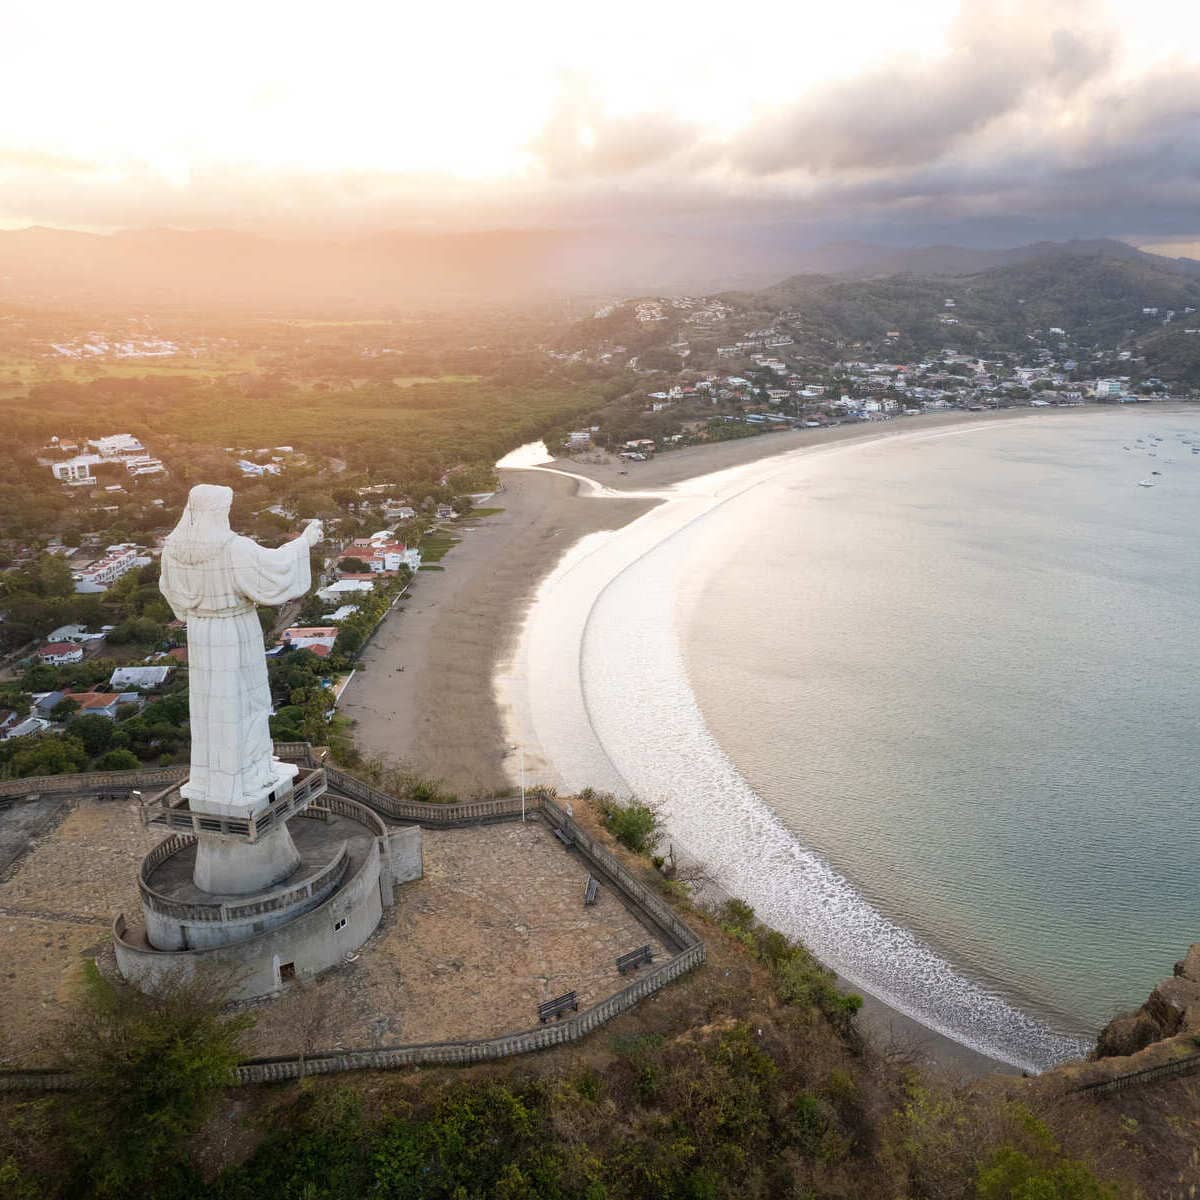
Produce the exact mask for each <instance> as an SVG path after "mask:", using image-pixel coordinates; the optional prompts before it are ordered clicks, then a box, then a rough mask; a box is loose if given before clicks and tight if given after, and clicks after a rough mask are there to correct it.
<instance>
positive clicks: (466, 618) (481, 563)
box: [339, 471, 651, 797]
mask: <svg viewBox="0 0 1200 1200" xmlns="http://www.w3.org/2000/svg"><path fill="white" fill-rule="evenodd" d="M577 488H578V484H577V483H576V482H574V481H573V480H571V479H568V478H565V477H564V476H561V475H552V474H549V473H547V472H537V471H505V472H503V477H502V481H501V488H500V491H499V492H497V494H496V496H495V498H494V499H493V500H492V501H490V506H491V507H495V508H503V510H504V511H503V512H500V513H496V514H495V515H493V516H487V517H481V518H479V519H477V520H472V521H465V522H460V523H459V524H458V525H457V526H456V530H455V532H456V533H457V534H458V536H460V537H461V539H462V540H461V542H460V543H459V544H458V545H457V546H455V547H454V548H453V549H452V550H451V551H450V553H449V554H447V556H446V558H445V559H444V560H443V563H442V565H443V566H444V567H445V570H444V571H420V572H418V573H417V576H416V578H415V579H414V581H413V584H412V587H411V589H410V591H409V594H408V595H407V596H406V597H405V598H404V599H403V600H401V602H400V603H399V604H398V605H397V607H396V609H395V610H394V611H393V612H392V614H391V615H390V616H389V617H388V618H387V619H386V620H385V622H384V623H383V625H382V627H381V628H380V629H379V630H378V632H377V633H376V634H375V637H374V638H373V639H372V641H371V643H370V645H369V646H368V647H367V649H366V651H365V652H364V654H363V656H362V660H361V665H360V667H359V669H358V671H357V672H356V673H355V675H354V678H353V679H352V680H351V681H350V683H349V685H348V686H347V687H346V689H345V691H344V693H343V695H342V699H341V703H340V705H339V710H340V711H341V712H342V713H343V714H344V715H345V716H347V717H350V718H352V719H353V721H354V722H355V738H356V740H357V743H358V746H359V748H360V749H361V750H362V752H363V753H364V754H365V755H367V756H368V757H375V756H378V757H383V758H387V759H391V760H394V761H397V762H403V763H405V764H407V765H409V766H411V767H412V768H413V769H415V770H417V771H419V772H421V773H422V774H427V775H431V776H435V777H436V778H438V779H440V780H442V781H443V782H444V783H445V784H446V785H447V786H448V787H449V788H451V789H452V790H453V791H455V792H457V793H458V794H459V795H462V796H464V797H469V796H475V795H481V794H488V793H491V792H494V791H503V790H506V789H507V788H508V787H509V786H510V780H509V777H508V774H507V773H506V771H505V759H506V757H507V756H508V755H509V754H510V752H511V751H510V749H509V747H508V745H507V743H506V742H505V738H504V730H503V726H502V722H501V719H500V714H499V713H498V712H497V709H496V705H495V702H494V699H493V684H492V677H493V675H494V673H495V669H496V665H497V664H498V663H499V662H501V661H502V660H503V658H504V657H505V656H506V655H507V654H508V653H509V651H510V648H511V646H512V643H513V641H514V639H515V637H516V635H517V633H518V631H519V629H520V622H521V618H522V616H523V615H524V612H525V610H526V608H527V606H528V604H529V601H530V599H531V597H532V596H533V593H534V591H535V590H536V589H537V585H538V583H539V581H540V580H541V579H542V577H543V576H544V575H545V574H546V573H547V572H548V571H549V570H550V569H551V568H552V567H553V566H554V564H555V563H556V562H557V561H558V559H559V557H560V556H561V555H562V553H563V551H565V550H566V549H567V548H568V547H569V546H570V545H571V544H572V543H573V542H574V541H575V540H576V539H578V538H580V537H582V536H584V535H585V534H587V533H592V532H595V531H596V530H599V529H617V528H619V527H620V526H622V525H624V524H626V523H627V522H628V521H632V520H633V519H634V518H635V517H637V516H640V515H641V514H642V513H643V512H645V511H646V509H647V508H648V507H650V503H651V502H649V501H645V500H634V499H630V500H617V501H609V502H608V503H604V504H599V503H595V502H591V503H588V502H584V501H580V500H577V499H576V498H575V496H574V493H575V492H576V490H577Z"/></svg>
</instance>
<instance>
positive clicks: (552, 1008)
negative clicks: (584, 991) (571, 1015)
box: [538, 992, 579, 1025]
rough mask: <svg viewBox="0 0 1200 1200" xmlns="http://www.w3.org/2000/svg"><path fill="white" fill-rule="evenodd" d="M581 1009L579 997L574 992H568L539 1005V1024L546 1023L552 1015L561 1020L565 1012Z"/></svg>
mask: <svg viewBox="0 0 1200 1200" xmlns="http://www.w3.org/2000/svg"><path fill="white" fill-rule="evenodd" d="M578 1011H579V997H578V996H576V995H575V993H574V992H567V993H565V994H564V995H562V996H556V997H555V998H554V999H553V1000H547V1001H545V1002H544V1003H542V1004H539V1005H538V1024H539V1025H544V1024H545V1023H546V1022H547V1021H548V1020H550V1018H551V1017H553V1018H554V1019H555V1020H556V1021H558V1020H561V1018H562V1015H563V1013H565V1012H578Z"/></svg>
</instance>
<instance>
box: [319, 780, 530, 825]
mask: <svg viewBox="0 0 1200 1200" xmlns="http://www.w3.org/2000/svg"><path fill="white" fill-rule="evenodd" d="M325 777H326V779H328V781H329V786H330V787H331V788H336V789H337V791H339V792H343V793H344V794H345V795H347V796H349V797H350V798H351V799H352V800H357V801H358V802H359V803H360V804H365V805H367V807H368V808H373V809H374V810H375V811H376V812H377V813H380V814H382V815H383V816H385V817H389V818H390V819H391V820H393V821H408V822H411V823H413V824H416V825H428V826H430V827H432V828H447V827H450V826H454V825H480V824H484V823H486V822H488V821H508V820H511V819H512V818H513V817H519V816H520V815H521V798H520V796H504V797H501V798H500V799H499V800H470V801H467V802H466V803H463V804H422V803H419V802H418V801H416V800H401V799H399V798H398V797H396V796H393V795H391V794H390V793H388V792H383V791H380V790H379V788H376V787H372V786H371V785H370V784H369V783H363V781H362V780H361V779H357V778H355V776H353V775H349V774H347V773H346V772H345V771H341V770H339V769H338V768H337V767H331V766H326V767H325ZM537 807H538V800H537V799H536V797H533V796H530V797H529V798H528V799H527V800H526V801H525V811H526V812H527V813H528V812H533V811H535V810H536V809H537Z"/></svg>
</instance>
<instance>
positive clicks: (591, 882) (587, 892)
mask: <svg viewBox="0 0 1200 1200" xmlns="http://www.w3.org/2000/svg"><path fill="white" fill-rule="evenodd" d="M599 894H600V884H599V883H598V882H597V881H596V880H595V878H594V877H593V876H591V875H589V876H588V877H587V883H586V884H584V888H583V902H584V904H595V903H596V897H597V896H598V895H599Z"/></svg>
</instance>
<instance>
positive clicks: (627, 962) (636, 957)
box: [617, 946, 654, 975]
mask: <svg viewBox="0 0 1200 1200" xmlns="http://www.w3.org/2000/svg"><path fill="white" fill-rule="evenodd" d="M653 961H654V955H653V954H651V953H650V947H649V946H639V947H638V948H637V949H636V950H630V952H629V953H628V954H622V955H621V957H620V958H618V959H617V970H618V971H620V972H621V974H622V975H624V974H625V973H626V972H628V971H636V970H637V969H638V967H640V966H641V965H642V964H643V963H651V962H653Z"/></svg>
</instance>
